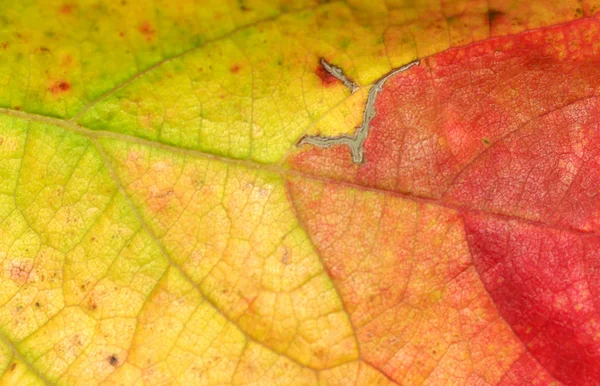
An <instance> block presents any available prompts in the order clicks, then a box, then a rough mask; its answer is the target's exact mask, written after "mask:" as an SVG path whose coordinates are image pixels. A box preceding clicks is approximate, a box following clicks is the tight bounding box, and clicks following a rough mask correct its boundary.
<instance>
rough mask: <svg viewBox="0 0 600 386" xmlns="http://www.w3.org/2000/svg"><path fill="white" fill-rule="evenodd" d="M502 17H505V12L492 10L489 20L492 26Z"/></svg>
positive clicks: (489, 13)
mask: <svg viewBox="0 0 600 386" xmlns="http://www.w3.org/2000/svg"><path fill="white" fill-rule="evenodd" d="M502 16H504V12H502V11H498V10H497V9H493V8H492V9H490V10H489V11H488V20H489V22H490V24H492V23H495V22H497V21H498V19H500V18H501V17H502Z"/></svg>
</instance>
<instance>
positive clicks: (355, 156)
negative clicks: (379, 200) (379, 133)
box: [297, 59, 419, 163]
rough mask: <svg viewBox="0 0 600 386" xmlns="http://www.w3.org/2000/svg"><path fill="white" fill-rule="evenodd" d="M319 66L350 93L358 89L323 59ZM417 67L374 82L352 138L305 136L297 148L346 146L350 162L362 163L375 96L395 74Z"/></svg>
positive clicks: (397, 71) (406, 66) (401, 69)
mask: <svg viewBox="0 0 600 386" xmlns="http://www.w3.org/2000/svg"><path fill="white" fill-rule="evenodd" d="M321 65H322V66H323V68H324V70H325V71H327V72H328V73H329V74H331V75H332V76H334V77H336V78H337V79H339V80H340V81H342V82H343V83H344V84H345V85H346V86H347V87H348V88H349V89H350V91H351V92H352V93H354V92H355V91H356V90H358V89H359V86H358V85H356V83H354V82H352V81H350V80H349V79H348V78H347V77H346V76H345V75H344V73H343V72H342V70H341V69H340V68H339V67H336V66H333V65H331V64H329V63H327V62H326V61H325V60H323V59H321ZM417 65H419V61H418V60H415V61H414V62H410V63H408V64H405V65H404V66H402V67H399V68H396V69H394V70H392V71H391V72H389V73H388V74H386V75H384V76H383V77H381V78H380V79H379V80H378V81H377V82H375V84H374V85H373V86H372V87H371V88H370V89H369V95H368V96H367V103H366V105H365V110H364V112H363V121H362V124H361V125H360V126H359V127H357V128H356V131H355V132H354V134H353V135H352V136H350V135H347V134H343V135H336V136H332V137H325V136H322V135H306V136H304V137H302V138H301V139H300V141H298V144H297V146H302V145H305V144H308V145H314V146H317V147H322V148H330V147H331V146H334V145H346V146H348V147H349V148H350V151H351V153H352V161H353V162H355V163H364V162H365V156H364V144H365V140H366V139H367V135H369V126H370V124H371V120H373V118H375V115H376V114H377V112H376V111H375V101H376V100H377V96H378V95H379V93H380V92H381V90H382V89H383V85H384V84H385V82H386V81H387V80H388V79H389V78H391V77H392V76H394V75H396V74H397V73H400V72H404V71H406V70H408V69H410V68H411V67H413V66H417ZM344 80H346V81H347V82H348V83H351V84H352V85H353V86H354V87H353V86H351V85H349V84H348V83H347V82H346V81H344Z"/></svg>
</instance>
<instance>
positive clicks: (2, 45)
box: [0, 42, 8, 50]
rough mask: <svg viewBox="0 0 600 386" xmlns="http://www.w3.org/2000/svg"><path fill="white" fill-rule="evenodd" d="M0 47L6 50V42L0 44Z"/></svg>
mask: <svg viewBox="0 0 600 386" xmlns="http://www.w3.org/2000/svg"><path fill="white" fill-rule="evenodd" d="M0 47H2V49H3V50H5V49H7V48H8V42H3V43H2V44H0Z"/></svg>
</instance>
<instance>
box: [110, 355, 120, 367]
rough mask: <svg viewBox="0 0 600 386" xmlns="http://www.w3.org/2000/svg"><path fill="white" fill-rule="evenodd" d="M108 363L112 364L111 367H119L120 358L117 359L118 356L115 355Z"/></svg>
mask: <svg viewBox="0 0 600 386" xmlns="http://www.w3.org/2000/svg"><path fill="white" fill-rule="evenodd" d="M108 363H110V365H111V366H114V367H117V365H118V364H119V358H117V356H116V355H115V354H113V355H111V356H110V357H108Z"/></svg>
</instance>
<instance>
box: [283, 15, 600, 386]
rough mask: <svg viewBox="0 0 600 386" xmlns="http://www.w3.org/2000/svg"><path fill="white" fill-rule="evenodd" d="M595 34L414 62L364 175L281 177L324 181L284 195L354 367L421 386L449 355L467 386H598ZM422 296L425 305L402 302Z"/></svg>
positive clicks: (383, 104) (312, 170)
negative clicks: (330, 289)
mask: <svg viewBox="0 0 600 386" xmlns="http://www.w3.org/2000/svg"><path fill="white" fill-rule="evenodd" d="M599 30H600V26H599V24H598V20H596V19H584V20H579V21H575V22H572V23H569V24H566V25H560V26H555V27H552V28H546V29H541V30H536V31H532V32H527V33H523V34H520V35H517V36H510V37H505V38H498V39H491V40H487V41H484V42H481V43H477V44H473V45H470V46H468V47H464V48H460V49H453V50H449V51H446V52H443V53H441V54H438V55H435V56H432V57H428V58H424V59H423V60H422V61H421V64H420V65H419V66H416V67H413V68H411V69H410V70H408V71H407V72H404V73H399V74H397V75H395V76H394V77H392V78H391V79H390V80H389V81H388V82H387V83H386V85H385V86H384V89H383V91H382V92H381V93H380V95H379V97H378V100H377V103H376V113H377V115H376V117H375V118H374V119H373V120H372V122H371V127H370V131H369V135H368V138H367V141H366V143H365V157H366V163H365V164H362V165H355V164H353V163H352V162H351V160H350V155H349V151H348V149H347V148H346V147H342V146H338V147H334V148H331V149H320V148H316V147H303V148H302V149H301V151H300V152H299V153H298V154H296V155H294V156H293V157H292V158H291V159H290V160H289V162H290V165H291V166H292V167H293V168H295V169H297V170H301V171H302V173H309V174H313V175H318V176H319V177H318V178H317V180H319V181H320V182H314V181H313V182H308V181H309V179H307V178H304V177H298V178H295V179H292V180H290V183H289V185H288V186H289V189H290V192H291V197H292V199H293V201H294V203H295V205H296V206H297V207H298V213H299V216H300V219H301V221H302V222H303V225H304V226H305V227H306V229H307V231H308V233H309V234H310V235H311V237H312V239H313V241H314V243H315V246H316V248H317V249H318V251H319V253H320V254H321V255H322V257H323V261H324V264H325V265H326V267H327V269H328V270H329V272H330V274H331V276H332V278H333V280H334V282H335V283H336V286H337V287H338V290H339V292H340V295H341V296H342V299H343V301H344V304H345V305H346V307H347V309H348V312H349V315H350V317H351V320H352V322H353V324H354V326H355V329H356V331H357V338H358V340H359V343H360V347H361V356H362V357H363V359H364V360H365V361H367V362H368V363H371V364H372V365H373V366H375V367H377V368H379V369H380V370H382V371H383V372H384V373H386V374H387V375H388V376H390V378H392V379H394V380H396V381H398V382H399V383H406V384H411V382H412V381H419V380H425V379H426V380H428V381H430V382H431V380H432V379H436V378H435V377H436V371H440V370H439V368H440V367H443V366H442V364H443V363H444V362H443V361H444V360H445V359H446V356H452V355H454V356H455V357H456V358H458V359H457V360H455V361H454V363H465V362H469V361H470V362H469V363H470V364H468V366H470V370H469V372H470V373H471V374H472V376H471V378H469V380H468V381H469V382H468V383H469V384H486V383H488V384H496V383H501V384H548V382H551V381H552V380H553V379H554V380H558V381H560V382H563V383H565V384H569V385H598V384H600V319H599V311H600V237H599V235H600V234H599V233H600V194H598V193H599V192H600V154H599V153H600V99H599V95H600V93H599V91H600V35H599V33H598V32H599ZM357 186H358V192H365V191H367V192H365V193H364V194H367V195H369V194H370V195H371V196H369V197H371V198H369V200H367V201H365V202H362V203H361V201H360V200H362V199H363V198H361V197H362V196H361V194H362V193H356V192H357V190H353V189H356V188H357ZM351 188H352V189H351ZM349 192H354V193H349ZM380 196H381V197H380ZM406 202H409V203H412V205H413V207H410V205H409V204H407V203H406ZM394 205H396V206H398V208H396V209H394ZM407 208H409V209H407ZM402 211H404V213H402ZM371 224H374V225H373V226H371ZM398 224H401V225H402V231H399V230H398V226H400V225H398ZM407 227H408V228H410V227H412V229H413V230H412V231H409V230H405V228H407ZM353 232H354V233H353ZM402 232H405V233H404V234H402ZM407 240H408V241H407ZM440 240H441V242H440ZM460 240H464V244H466V245H462V244H461V242H460ZM340 249H341V252H340ZM386 254H387V255H386ZM388 255H389V256H388ZM369 256H372V258H371V257H369ZM471 270H472V271H473V274H474V276H473V275H471V273H470V272H471ZM419 275H420V276H419ZM428 275H429V276H433V277H434V278H429V279H428ZM428 280H429V281H428ZM436 280H437V281H438V282H436ZM410 283H417V284H419V285H421V287H420V288H418V289H415V288H411V284H410ZM478 283H481V284H482V285H483V287H484V288H485V290H482V291H480V290H479V289H478ZM417 284H414V285H415V286H416V285H417ZM429 286H430V287H431V288H432V289H435V288H442V290H441V295H440V296H441V299H440V300H439V301H438V302H437V303H436V304H430V305H427V306H424V305H423V304H422V302H423V299H424V297H423V295H419V297H418V299H416V298H414V296H413V298H411V296H412V295H414V294H416V293H419V294H423V293H427V290H428V289H429ZM436 286H437V287H436ZM374 287H376V288H377V290H373V291H372V292H373V295H372V297H370V298H369V297H367V296H366V295H364V294H363V293H362V292H361V291H363V290H366V291H367V292H368V291H371V290H372V288H374ZM383 289H385V291H383ZM487 298H491V300H490V301H487V300H486V299H487ZM419 302H420V303H419ZM399 307H400V308H402V307H403V310H402V311H400V308H399ZM435 307H438V308H439V307H442V308H441V309H438V310H437V311H435ZM444 307H446V308H444ZM482 310H484V311H485V312H484V311H482ZM411 312H420V313H422V317H417V316H414V315H412V316H411ZM426 312H431V314H429V319H427V317H426V315H425V314H423V313H426ZM478 313H479V314H480V316H481V314H484V316H481V317H480V318H478V317H477V315H478ZM495 313H498V314H499V316H500V317H499V318H498V321H497V322H495V321H494V315H496V314H495ZM386 315H387V319H386ZM411 318H412V319H411ZM432 318H433V320H438V319H439V321H438V322H439V323H440V325H439V326H434V325H432V326H428V327H427V328H425V327H423V326H420V327H414V326H412V325H409V324H407V323H408V322H406V321H407V320H417V321H419V323H427V320H431V319H432ZM436 318H437V319H436ZM444 318H445V322H444ZM453 318H458V319H456V321H455V320H454V319H453ZM454 323H455V324H456V325H457V326H458V327H457V330H456V334H454V332H453V333H450V335H448V336H445V335H444V334H442V333H440V332H436V331H439V330H444V331H446V330H448V329H450V330H452V328H453V327H451V326H452V325H454ZM502 323H507V325H508V326H509V330H510V331H508V332H507V331H505V329H504V327H502ZM411 329H412V330H411ZM436 329H437V330H436ZM419 333H421V334H430V333H431V334H433V335H435V336H436V338H435V339H437V341H439V342H442V346H443V347H446V349H443V347H442V349H443V351H444V352H443V354H444V356H440V355H438V354H437V353H435V352H425V353H424V351H426V349H428V348H430V347H433V346H434V344H433V343H431V342H426V341H425V340H426V339H425V338H421V339H420V340H416V341H415V340H414V339H412V338H410V337H414V334H419ZM411 334H413V335H411ZM436 334H437V335H436ZM500 337H502V338H500ZM513 338H514V339H516V340H517V343H515V342H513ZM411 339H412V340H411ZM444 339H445V340H444ZM415 342H417V343H415ZM418 342H421V343H420V344H421V346H419V343H418ZM461 342H463V343H464V344H465V345H466V348H465V350H466V351H465V352H467V354H465V355H467V356H468V357H469V358H468V359H460V358H461V357H460V355H462V354H460V353H461V352H462V351H460V350H461V349H460V344H461ZM490 342H491V343H490ZM492 343H493V348H492V349H491V348H490V347H489V346H490V345H491V344H492ZM410 345H413V346H415V345H416V346H418V347H413V349H412V350H411V349H410V347H409V346H410ZM457 347H458V348H457ZM506 347H509V348H510V350H513V351H514V352H516V353H517V354H518V355H516V356H514V355H513V356H511V355H510V353H509V352H507V353H506V355H503V356H502V355H499V354H497V352H498V351H500V350H503V349H505V348H506ZM451 350H454V354H453V352H451ZM486 350H487V351H486ZM494 350H495V353H494V352H492V351H494ZM507 350H508V349H507ZM433 351H435V350H433ZM407 358H410V359H407ZM490 358H492V359H490ZM461 360H462V362H461ZM490 360H491V362H490ZM428 364H429V365H428ZM456 366H459V365H456V364H455V365H453V366H448V367H447V368H444V371H446V373H444V374H446V375H444V376H445V377H446V379H448V377H449V376H448V375H447V374H451V373H452V371H458V370H457V368H458V367H456ZM415 369H425V370H422V371H421V372H422V374H416V373H415V371H416V370H415ZM494 369H499V370H498V371H500V373H501V374H496V375H494V374H490V372H493V371H495V370H494ZM440 373H441V371H440ZM439 376H440V377H442V375H439ZM438 379H442V378H438ZM463 381H464V380H463ZM433 383H434V384H435V382H433Z"/></svg>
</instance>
